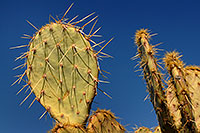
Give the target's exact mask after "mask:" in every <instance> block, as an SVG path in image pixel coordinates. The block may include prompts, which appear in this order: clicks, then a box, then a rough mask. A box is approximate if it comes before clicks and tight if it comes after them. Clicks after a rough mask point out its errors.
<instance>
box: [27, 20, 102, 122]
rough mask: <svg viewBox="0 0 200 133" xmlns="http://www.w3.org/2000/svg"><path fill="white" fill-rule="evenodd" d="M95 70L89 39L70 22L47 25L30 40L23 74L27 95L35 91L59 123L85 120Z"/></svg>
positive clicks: (93, 90)
mask: <svg viewBox="0 0 200 133" xmlns="http://www.w3.org/2000/svg"><path fill="white" fill-rule="evenodd" d="M98 70H99V69H98V65H97V58H96V54H95V53H94V51H93V49H92V47H91V45H90V42H89V41H88V40H87V39H86V38H85V36H84V34H82V33H80V30H78V29H77V28H76V27H74V26H72V25H70V24H63V23H61V22H56V23H51V24H47V25H46V26H44V27H42V28H41V29H40V30H39V31H38V32H37V33H36V35H35V36H34V37H33V38H32V40H31V42H30V43H29V51H28V54H27V71H26V73H27V77H28V83H29V85H30V86H31V92H30V94H31V93H32V92H34V94H35V96H36V99H37V100H38V101H39V102H40V103H41V104H42V105H43V106H44V107H45V108H46V110H47V111H48V113H50V115H51V116H52V117H53V118H54V119H55V120H57V121H58V122H60V123H62V124H65V123H67V124H68V123H70V124H77V123H78V124H81V123H84V122H85V121H86V120H87V118H88V115H89V110H90V106H91V102H92V101H93V98H94V96H95V95H96V88H97V82H98ZM30 94H29V95H30ZM29 95H28V96H29ZM28 96H27V97H28ZM25 100H26V98H25Z"/></svg>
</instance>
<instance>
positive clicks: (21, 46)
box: [10, 45, 28, 49]
mask: <svg viewBox="0 0 200 133" xmlns="http://www.w3.org/2000/svg"><path fill="white" fill-rule="evenodd" d="M27 46H28V45H20V46H15V47H11V48H10V49H17V48H23V47H27Z"/></svg>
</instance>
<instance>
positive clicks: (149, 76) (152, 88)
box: [135, 29, 175, 132]
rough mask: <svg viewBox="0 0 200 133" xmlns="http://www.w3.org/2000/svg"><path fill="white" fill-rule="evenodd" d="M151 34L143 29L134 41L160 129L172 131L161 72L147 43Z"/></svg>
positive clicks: (153, 51)
mask: <svg viewBox="0 0 200 133" xmlns="http://www.w3.org/2000/svg"><path fill="white" fill-rule="evenodd" d="M150 37H151V35H150V34H149V33H148V32H147V30H145V29H141V30H139V31H137V32H136V35H135V43H136V45H137V46H138V54H137V55H136V56H138V57H140V58H141V62H140V66H141V67H142V68H143V73H144V78H145V80H146V83H147V89H148V91H149V94H150V98H151V102H152V104H153V107H154V109H155V111H156V114H157V116H158V121H159V123H160V127H161V130H162V131H170V132H174V131H175V129H174V128H172V123H173V120H172V117H171V116H170V115H169V108H168V106H167V104H166V103H167V101H166V96H165V95H164V90H163V89H164V88H163V81H162V74H161V73H160V72H159V70H158V64H157V59H156V58H155V57H154V54H155V53H156V50H155V48H154V47H153V46H152V45H150V44H149V39H150Z"/></svg>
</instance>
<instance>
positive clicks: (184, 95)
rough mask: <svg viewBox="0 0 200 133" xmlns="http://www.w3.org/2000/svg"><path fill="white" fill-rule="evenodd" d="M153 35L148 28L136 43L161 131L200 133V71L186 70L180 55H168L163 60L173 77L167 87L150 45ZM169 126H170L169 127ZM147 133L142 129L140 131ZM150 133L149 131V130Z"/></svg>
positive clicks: (140, 34) (192, 68)
mask: <svg viewBox="0 0 200 133" xmlns="http://www.w3.org/2000/svg"><path fill="white" fill-rule="evenodd" d="M150 37H151V35H150V34H149V32H148V31H147V30H145V29H142V30H139V31H137V32H136V37H135V38H136V39H135V42H136V44H137V46H138V55H137V56H138V57H140V58H141V63H140V66H141V67H142V68H143V72H144V78H145V80H146V83H147V88H148V91H149V93H150V98H151V102H152V104H153V107H154V109H155V112H156V114H157V116H158V121H159V125H160V128H161V131H162V132H164V133H167V132H183V133H185V132H192V133H193V132H200V130H199V129H200V127H199V126H200V125H199V97H200V91H199V86H200V84H199V81H200V80H199V76H200V75H199V74H200V72H199V70H200V69H199V68H198V67H196V66H189V67H185V65H184V63H183V62H182V61H181V60H180V57H181V56H180V55H179V53H178V52H168V53H166V55H165V57H164V58H163V61H164V64H165V66H166V68H167V70H168V73H169V76H170V77H171V78H170V79H169V80H168V81H166V82H167V84H168V87H167V88H165V87H164V83H163V82H162V81H165V80H164V79H163V77H162V74H161V72H160V71H159V70H158V66H159V65H158V64H157V63H156V58H155V57H154V54H155V53H156V50H155V48H154V46H152V45H150V44H149V38H150ZM167 123H168V124H167ZM144 129H145V130H147V128H139V129H138V130H137V132H138V131H140V130H144ZM145 132H148V131H145Z"/></svg>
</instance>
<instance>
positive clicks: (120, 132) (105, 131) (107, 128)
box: [87, 109, 125, 133]
mask: <svg viewBox="0 0 200 133" xmlns="http://www.w3.org/2000/svg"><path fill="white" fill-rule="evenodd" d="M87 132H88V133H124V132H125V128H124V127H123V126H122V125H121V124H120V123H118V122H117V121H116V117H115V116H114V114H113V113H111V112H110V111H108V110H99V109H98V110H97V111H95V112H94V113H93V115H91V116H90V118H89V124H88V127H87Z"/></svg>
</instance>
